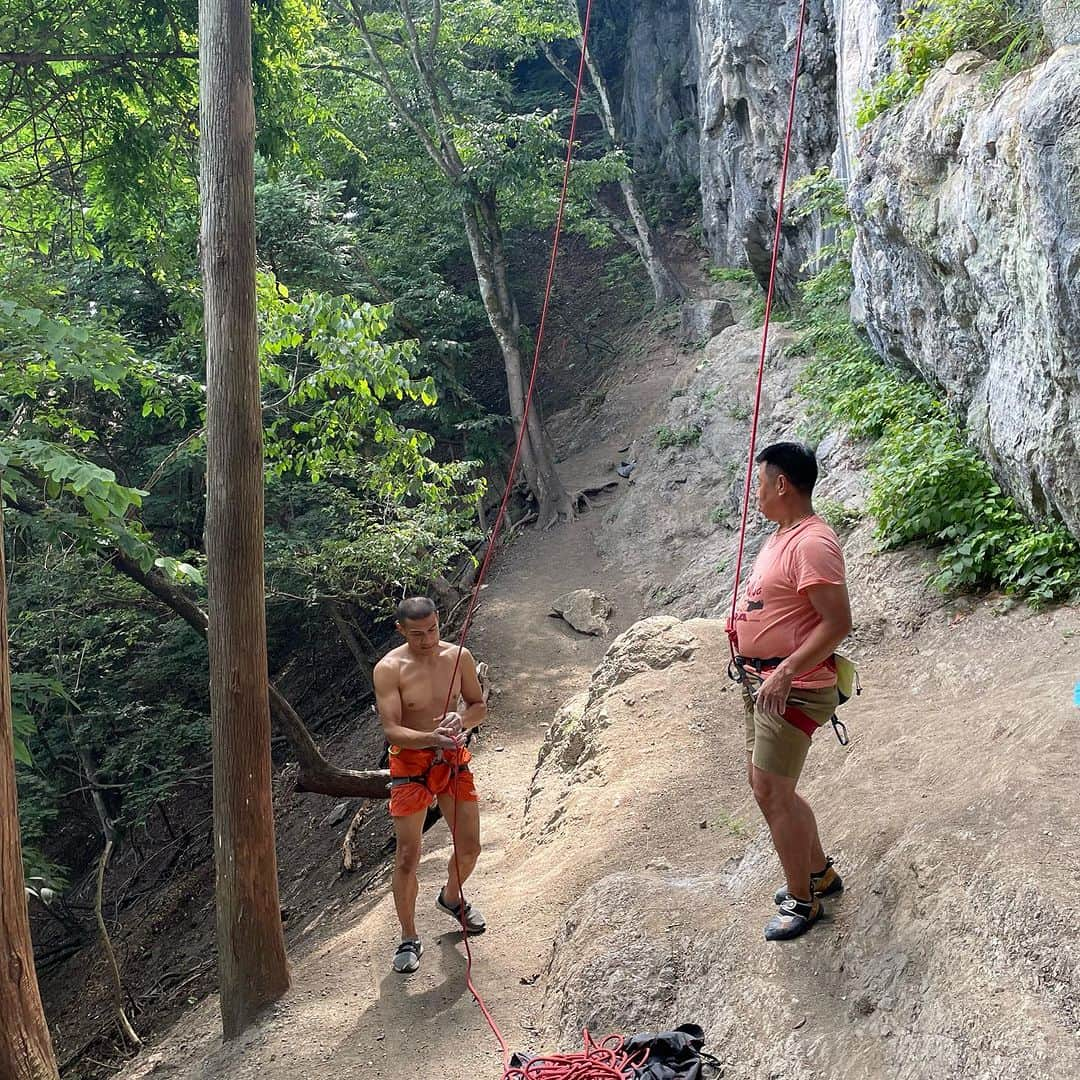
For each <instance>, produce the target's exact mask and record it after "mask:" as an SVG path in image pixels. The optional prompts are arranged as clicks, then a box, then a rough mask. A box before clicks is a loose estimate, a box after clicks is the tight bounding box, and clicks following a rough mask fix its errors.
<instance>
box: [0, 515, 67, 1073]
mask: <svg viewBox="0 0 1080 1080" xmlns="http://www.w3.org/2000/svg"><path fill="white" fill-rule="evenodd" d="M14 739H15V731H14V724H13V721H12V718H11V670H10V667H9V664H8V633H7V570H6V567H5V566H4V509H3V501H2V500H0V1076H2V1077H4V1080H9V1078H10V1080H56V1078H57V1075H58V1074H57V1070H56V1058H55V1057H54V1056H53V1049H52V1042H51V1040H50V1039H49V1028H48V1025H47V1024H46V1023H45V1013H44V1011H43V1010H42V1008H41V994H40V992H39V991H38V982H37V972H36V971H35V970H34V948H33V945H32V944H31V942H30V916H29V914H28V912H27V910H26V889H25V886H24V883H23V868H22V842H21V840H20V837H19V814H18V809H17V807H16V792H15V742H14Z"/></svg>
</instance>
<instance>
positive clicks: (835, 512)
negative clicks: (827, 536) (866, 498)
mask: <svg viewBox="0 0 1080 1080" xmlns="http://www.w3.org/2000/svg"><path fill="white" fill-rule="evenodd" d="M814 509H815V510H816V511H817V513H818V515H819V516H820V517H822V518H824V519H825V521H826V522H827V523H828V524H829V526H831V528H832V529H833V531H834V532H838V533H840V532H846V531H847V530H848V529H850V528H853V527H854V526H855V525H857V524H858V523H859V521H860V520H861V519H862V514H861V513H860V512H859V511H858V510H856V509H855V508H854V507H851V506H845V505H844V504H843V503H842V502H839V501H838V500H836V499H815V500H814Z"/></svg>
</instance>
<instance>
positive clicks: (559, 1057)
mask: <svg viewBox="0 0 1080 1080" xmlns="http://www.w3.org/2000/svg"><path fill="white" fill-rule="evenodd" d="M806 5H807V0H802V2H801V5H800V8H799V28H798V33H797V35H796V40H795V60H794V65H793V71H792V78H791V96H790V101H789V105H788V119H787V134H786V137H785V139H784V153H783V161H782V166H781V171H780V192H779V197H778V201H777V209H776V229H775V232H774V235H773V249H772V263H771V266H770V269H769V289H768V293H767V295H766V299H765V322H764V325H763V327H762V334H761V357H760V360H759V362H758V373H757V390H756V393H755V397H754V413H753V422H752V424H751V428H750V455H749V459H748V462H747V467H746V488H745V491H744V495H743V512H742V525H741V527H740V530H739V551H738V558H737V559H736V564H735V594H734V595H733V597H732V601H731V622H730V625H729V635H732V634H733V628H734V616H735V605H736V597H737V594H738V586H739V578H740V576H741V574H742V562H743V553H744V548H745V543H746V525H747V515H748V508H749V503H750V489H751V483H752V480H753V472H754V451H755V449H756V443H757V430H758V421H759V418H760V414H761V387H762V381H763V378H764V372H765V355H766V351H767V348H768V338H769V323H770V318H771V315H772V305H773V297H774V295H775V287H776V267H777V263H778V259H779V253H780V236H781V231H780V229H781V222H782V219H783V213H784V193H785V190H786V187H787V174H788V161H789V159H790V156H791V138H792V131H793V128H794V125H795V101H796V93H797V83H798V74H799V65H800V61H801V58H802V45H803V32H804V28H805V26H806ZM591 20H592V0H586V5H585V18H584V21H583V24H582V34H581V58H580V60H579V63H578V72H577V82H576V85H575V87H574V106H573V110H572V112H571V118H570V134H569V137H568V138H567V142H566V161H565V164H564V166H563V178H562V191H561V192H560V195H559V209H558V213H557V215H556V218H555V230H554V236H553V238H552V244H551V260H550V263H549V265H548V273H547V282H546V284H545V287H544V302H543V306H542V307H541V310H540V323H539V326H538V328H537V332H536V347H535V350H534V352H533V361H532V369H531V371H530V373H529V384H528V389H527V390H526V393H525V404H524V410H523V414H522V418H521V422H520V424H519V425H518V436H517V442H516V444H515V446H514V455H513V458H512V460H511V464H510V470H509V472H508V474H507V480H506V489H505V490H504V492H503V497H502V501H501V502H500V504H499V510H498V513H497V514H496V515H495V520H494V523H493V525H492V529H491V537H490V538H489V540H488V544H487V549H486V551H485V553H484V558H483V561H482V562H481V564H480V570H479V572H478V573H477V575H476V580H475V581H474V583H473V588H472V594H471V595H470V597H469V603H468V606H467V608H466V610H465V620H464V622H463V623H462V627H461V633H460V634H459V636H458V642H457V656H456V658H455V661H454V671H453V674H452V676H451V679H450V686H451V688H452V687H453V686H454V684H455V680H456V678H457V673H458V668H459V666H460V663H461V654H462V651H463V650H464V648H465V639H466V637H467V636H468V633H469V630H470V628H471V626H472V621H473V616H474V614H475V612H476V604H477V601H478V599H479V597H480V589H481V587H482V586H483V583H484V579H485V577H486V576H487V572H488V569H489V567H490V566H491V561H492V558H493V556H494V553H495V547H496V544H497V543H498V539H499V534H500V531H501V529H502V526H503V522H504V520H505V518H506V511H507V507H508V506H509V503H510V493H511V491H512V489H513V485H514V477H515V476H516V474H517V469H518V465H519V464H520V461H521V452H522V446H523V444H524V440H525V433H526V431H527V422H528V418H529V413H530V410H531V408H532V401H533V396H534V394H535V391H536V378H537V373H538V371H539V368H540V352H541V349H542V348H543V344H544V331H545V329H546V327H547V317H548V311H549V309H550V306H551V293H552V288H553V286H554V283H555V266H556V262H557V259H558V254H559V241H560V239H561V237H562V229H563V221H564V218H565V214H566V201H567V192H568V191H569V185H570V170H571V165H572V163H573V154H574V138H575V135H576V133H577V122H578V113H579V109H580V105H581V91H582V86H583V83H584V78H585V56H586V49H587V48H588V42H589V28H590V24H591ZM734 652H735V650H734V639H732V655H733V656H734ZM451 693H452V690H451V692H450V693H448V694H447V698H446V703H445V704H444V706H443V716H444V717H445V716H446V714H447V713H448V712H449V711H450V700H451ZM454 768H455V770H456V768H457V767H456V766H455V767H454ZM456 818H457V814H456V805H455V813H454V820H452V821H450V820H448V821H447V825H448V826H449V828H450V837H451V840H452V843H453V847H454V861H455V864H456V863H457V858H458V853H457V829H456V826H457V820H456ZM459 879H460V872H459ZM467 909H468V905H467V904H466V902H465V897H464V893H462V899H461V908H460V911H461V924H462V925H461V929H462V936H463V939H464V942H465V955H466V967H465V982H466V985H467V986H468V988H469V991H470V992H471V994H472V996H473V998H474V999H475V1001H476V1004H477V1005H478V1006H479V1008H480V1011H481V1012H482V1013H483V1014H484V1019H485V1020H486V1021H487V1023H488V1026H489V1027H490V1028H491V1031H492V1034H493V1035H494V1036H495V1038H496V1040H498V1043H499V1046H500V1048H501V1049H502V1054H503V1072H502V1080H632V1078H633V1077H634V1076H635V1075H636V1074H637V1072H638V1070H639V1069H640V1068H641V1067H642V1066H643V1065H644V1064H645V1057H644V1056H643V1055H642V1054H640V1053H637V1054H629V1053H627V1052H626V1051H625V1050H624V1048H623V1040H622V1037H621V1036H619V1035H609V1036H608V1037H607V1038H604V1039H601V1040H600V1041H599V1042H595V1041H594V1040H593V1039H592V1037H591V1036H590V1034H589V1032H588V1031H586V1032H585V1033H584V1042H585V1044H584V1049H583V1050H582V1051H581V1052H580V1053H575V1054H555V1055H548V1056H543V1057H537V1058H533V1059H531V1060H530V1061H529V1062H528V1063H527V1064H526V1065H523V1066H520V1065H512V1064H511V1062H510V1047H509V1045H508V1044H507V1041H506V1038H505V1037H504V1036H503V1033H502V1031H501V1030H500V1029H499V1025H498V1024H497V1023H496V1021H495V1017H494V1016H493V1015H492V1013H491V1009H490V1008H489V1007H488V1005H487V1003H486V1002H485V1001H484V998H483V996H482V995H481V993H480V991H479V990H478V989H477V987H476V984H475V982H474V981H473V958H472V949H471V948H470V946H469V934H468V928H467V926H466V924H465V919H466V911H467Z"/></svg>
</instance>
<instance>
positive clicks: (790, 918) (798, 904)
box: [765, 896, 825, 941]
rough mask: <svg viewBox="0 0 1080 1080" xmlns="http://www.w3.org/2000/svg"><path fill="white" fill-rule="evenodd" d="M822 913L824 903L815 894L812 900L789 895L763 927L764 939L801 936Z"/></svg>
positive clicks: (774, 939) (771, 939) (778, 939)
mask: <svg viewBox="0 0 1080 1080" xmlns="http://www.w3.org/2000/svg"><path fill="white" fill-rule="evenodd" d="M824 914H825V905H824V904H823V903H822V902H821V901H820V900H819V899H818V898H817V897H816V896H815V897H814V899H813V900H797V899H796V898H795V897H794V896H789V897H788V898H787V899H786V900H785V901H784V902H783V903H782V904H781V905H780V910H779V911H778V912H777V913H776V914H775V915H774V916H773V917H772V918H771V919H770V920H769V923H768V925H767V926H766V927H765V940H766V941H790V940H791V939H792V938H797V937H802V935H803V934H805V933H806V931H807V930H809V929H810V927H811V926H813V925H814V923H816V922H817V921H818V919H820V918H821V916H822V915H824Z"/></svg>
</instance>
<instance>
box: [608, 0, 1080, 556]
mask: <svg viewBox="0 0 1080 1080" xmlns="http://www.w3.org/2000/svg"><path fill="white" fill-rule="evenodd" d="M1025 5H1026V8H1027V9H1028V11H1029V12H1030V13H1031V15H1032V16H1033V17H1037V18H1041V20H1042V22H1043V25H1044V27H1045V31H1046V36H1047V41H1048V42H1049V43H1050V44H1051V45H1052V46H1054V47H1055V51H1054V52H1053V53H1052V55H1051V56H1050V57H1049V58H1048V59H1047V60H1046V61H1045V62H1044V63H1041V64H1040V65H1038V66H1037V67H1035V68H1033V69H1032V70H1030V71H1026V72H1022V73H1021V74H1019V75H1017V76H1015V77H1013V78H1012V79H1010V80H1009V81H1008V82H1007V83H1006V84H1005V85H1004V86H1001V87H995V86H992V85H990V84H989V83H988V80H987V78H986V76H987V74H988V70H987V69H986V68H985V66H984V64H983V62H982V61H981V60H980V59H979V58H978V57H977V56H976V55H970V54H969V55H965V56H958V57H954V58H953V59H952V60H951V61H950V63H949V64H948V66H947V68H946V69H944V70H942V71H940V72H938V73H937V74H936V75H935V76H933V77H932V78H931V79H930V80H929V82H928V84H927V86H926V89H925V90H924V92H923V93H922V94H921V95H920V96H919V97H918V98H917V99H915V100H914V101H912V102H910V103H908V104H907V105H905V106H903V107H901V108H898V109H893V110H891V111H890V112H888V113H886V114H884V115H883V116H881V117H879V118H878V119H877V120H876V121H875V122H874V123H873V124H872V125H870V127H869V128H865V129H862V130H858V129H856V126H855V120H854V116H855V112H856V110H857V105H858V95H859V93H860V91H862V90H865V89H867V88H869V87H870V86H871V85H872V83H873V82H874V81H875V80H877V79H880V78H881V77H882V76H884V75H885V74H886V73H887V72H888V70H889V69H890V66H891V63H892V58H891V56H890V51H889V49H888V45H887V43H888V40H889V38H890V36H891V35H892V34H893V33H894V32H895V30H896V27H897V21H898V18H899V15H900V12H901V11H902V10H903V9H905V8H906V7H908V6H910V5H909V4H908V3H907V0H810V4H809V17H808V20H807V27H806V40H805V46H804V58H803V64H802V74H801V76H800V81H799V88H798V89H799V96H798V102H797V109H798V123H797V126H796V130H795V136H794V141H793V161H792V172H791V177H792V179H794V178H797V177H798V176H800V175H805V174H806V173H808V172H811V171H812V170H814V169H816V168H818V167H820V166H823V165H829V164H831V165H832V167H833V169H834V170H835V171H836V172H837V173H838V174H839V175H840V176H841V177H843V178H845V179H847V180H849V181H850V182H851V183H852V189H851V190H852V197H853V202H854V205H855V218H856V229H857V243H856V255H855V263H856V273H857V290H856V295H855V297H854V303H853V310H854V311H855V312H857V313H858V316H859V318H860V319H862V318H864V317H865V321H866V326H867V330H868V332H869V334H870V337H871V340H872V341H873V343H874V346H875V348H877V349H878V351H879V352H880V353H881V354H882V355H883V356H884V357H886V358H889V359H891V360H893V361H895V362H898V363H900V364H903V365H906V366H909V367H912V368H914V369H915V370H917V371H918V372H919V373H920V374H921V375H923V377H925V378H926V379H927V380H928V381H930V382H931V383H933V384H936V385H938V386H940V387H941V388H942V389H943V390H944V391H945V393H946V395H947V396H948V398H949V400H950V401H951V402H952V403H953V404H954V405H955V407H956V409H957V410H958V412H959V413H960V414H961V415H963V416H964V418H965V419H966V421H967V423H968V425H969V426H970V431H971V437H972V439H973V441H974V442H975V443H976V445H977V446H978V447H979V448H980V450H981V451H982V452H983V453H984V454H985V455H986V456H987V458H988V459H989V461H990V462H991V464H992V465H993V467H994V469H995V472H996V474H997V476H998V478H999V480H1000V481H1001V483H1002V484H1003V486H1004V487H1005V488H1006V489H1007V490H1008V491H1009V492H1010V493H1011V494H1013V495H1014V496H1015V497H1016V498H1017V500H1018V501H1019V502H1020V504H1021V505H1022V506H1023V507H1024V508H1025V509H1026V510H1028V511H1029V512H1030V513H1032V514H1034V515H1035V516H1037V517H1042V518H1049V519H1059V520H1062V521H1064V522H1065V523H1066V524H1067V525H1068V527H1069V528H1070V529H1071V530H1072V531H1073V532H1074V533H1076V534H1078V535H1080V463H1078V455H1077V446H1078V443H1080V396H1078V395H1080V390H1078V379H1080V376H1078V374H1077V362H1076V359H1075V358H1076V355H1077V344H1078V342H1080V300H1078V296H1080V179H1078V177H1080V51H1078V50H1080V3H1078V2H1077V0H1025ZM798 8H799V2H798V0H634V2H630V3H628V4H627V5H625V10H626V11H627V14H626V16H625V17H626V19H627V25H628V26H629V27H630V29H629V31H628V34H629V36H628V39H627V40H628V41H630V42H631V45H632V47H631V48H629V49H628V52H627V56H628V57H630V58H631V59H632V63H629V64H628V66H627V69H626V72H625V77H624V80H623V114H624V123H625V124H626V126H627V129H628V131H630V132H631V135H632V143H633V145H634V147H635V149H636V154H637V155H638V156H639V157H640V158H641V159H642V160H644V159H647V158H652V159H654V160H655V161H657V162H658V163H659V164H661V165H662V166H663V167H665V168H666V169H667V171H668V172H669V173H671V174H672V175H673V176H682V177H684V178H685V177H686V176H688V175H690V173H691V172H692V170H691V169H690V168H689V166H688V164H687V140H688V139H689V138H691V137H697V138H698V146H697V149H698V164H697V170H696V171H697V173H698V175H699V176H700V184H701V197H702V224H703V232H704V237H705V241H706V244H707V246H708V248H709V251H710V252H711V254H712V256H713V257H714V259H716V260H717V261H718V262H720V263H723V264H729V265H749V266H750V267H751V268H752V269H753V270H754V271H755V273H756V274H757V275H758V277H759V279H762V280H763V279H764V276H765V273H766V269H767V263H768V251H769V247H770V244H771V240H772V232H773V228H774V225H775V203H776V185H777V179H778V174H779V163H780V153H781V147H782V143H783V134H784V120H785V115H786V108H787V93H788V87H789V80H790V71H791V61H792V50H793V44H794V38H795V31H796V29H797V18H798V15H797V13H798ZM692 133H694V135H693V136H692ZM822 239H823V238H822V237H821V236H819V229H818V227H817V225H816V223H815V221H814V219H813V218H810V219H808V220H807V221H806V222H804V223H801V224H798V225H795V224H792V225H790V226H785V231H784V249H783V257H782V266H781V269H782V274H781V292H782V294H783V293H788V294H790V293H791V292H792V290H793V283H794V281H795V279H796V277H797V276H798V274H799V273H800V269H801V267H802V266H803V265H804V264H805V262H806V259H807V256H808V255H810V254H811V253H812V252H813V251H814V250H815V249H816V247H817V246H818V245H819V244H820V243H821V241H822Z"/></svg>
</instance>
